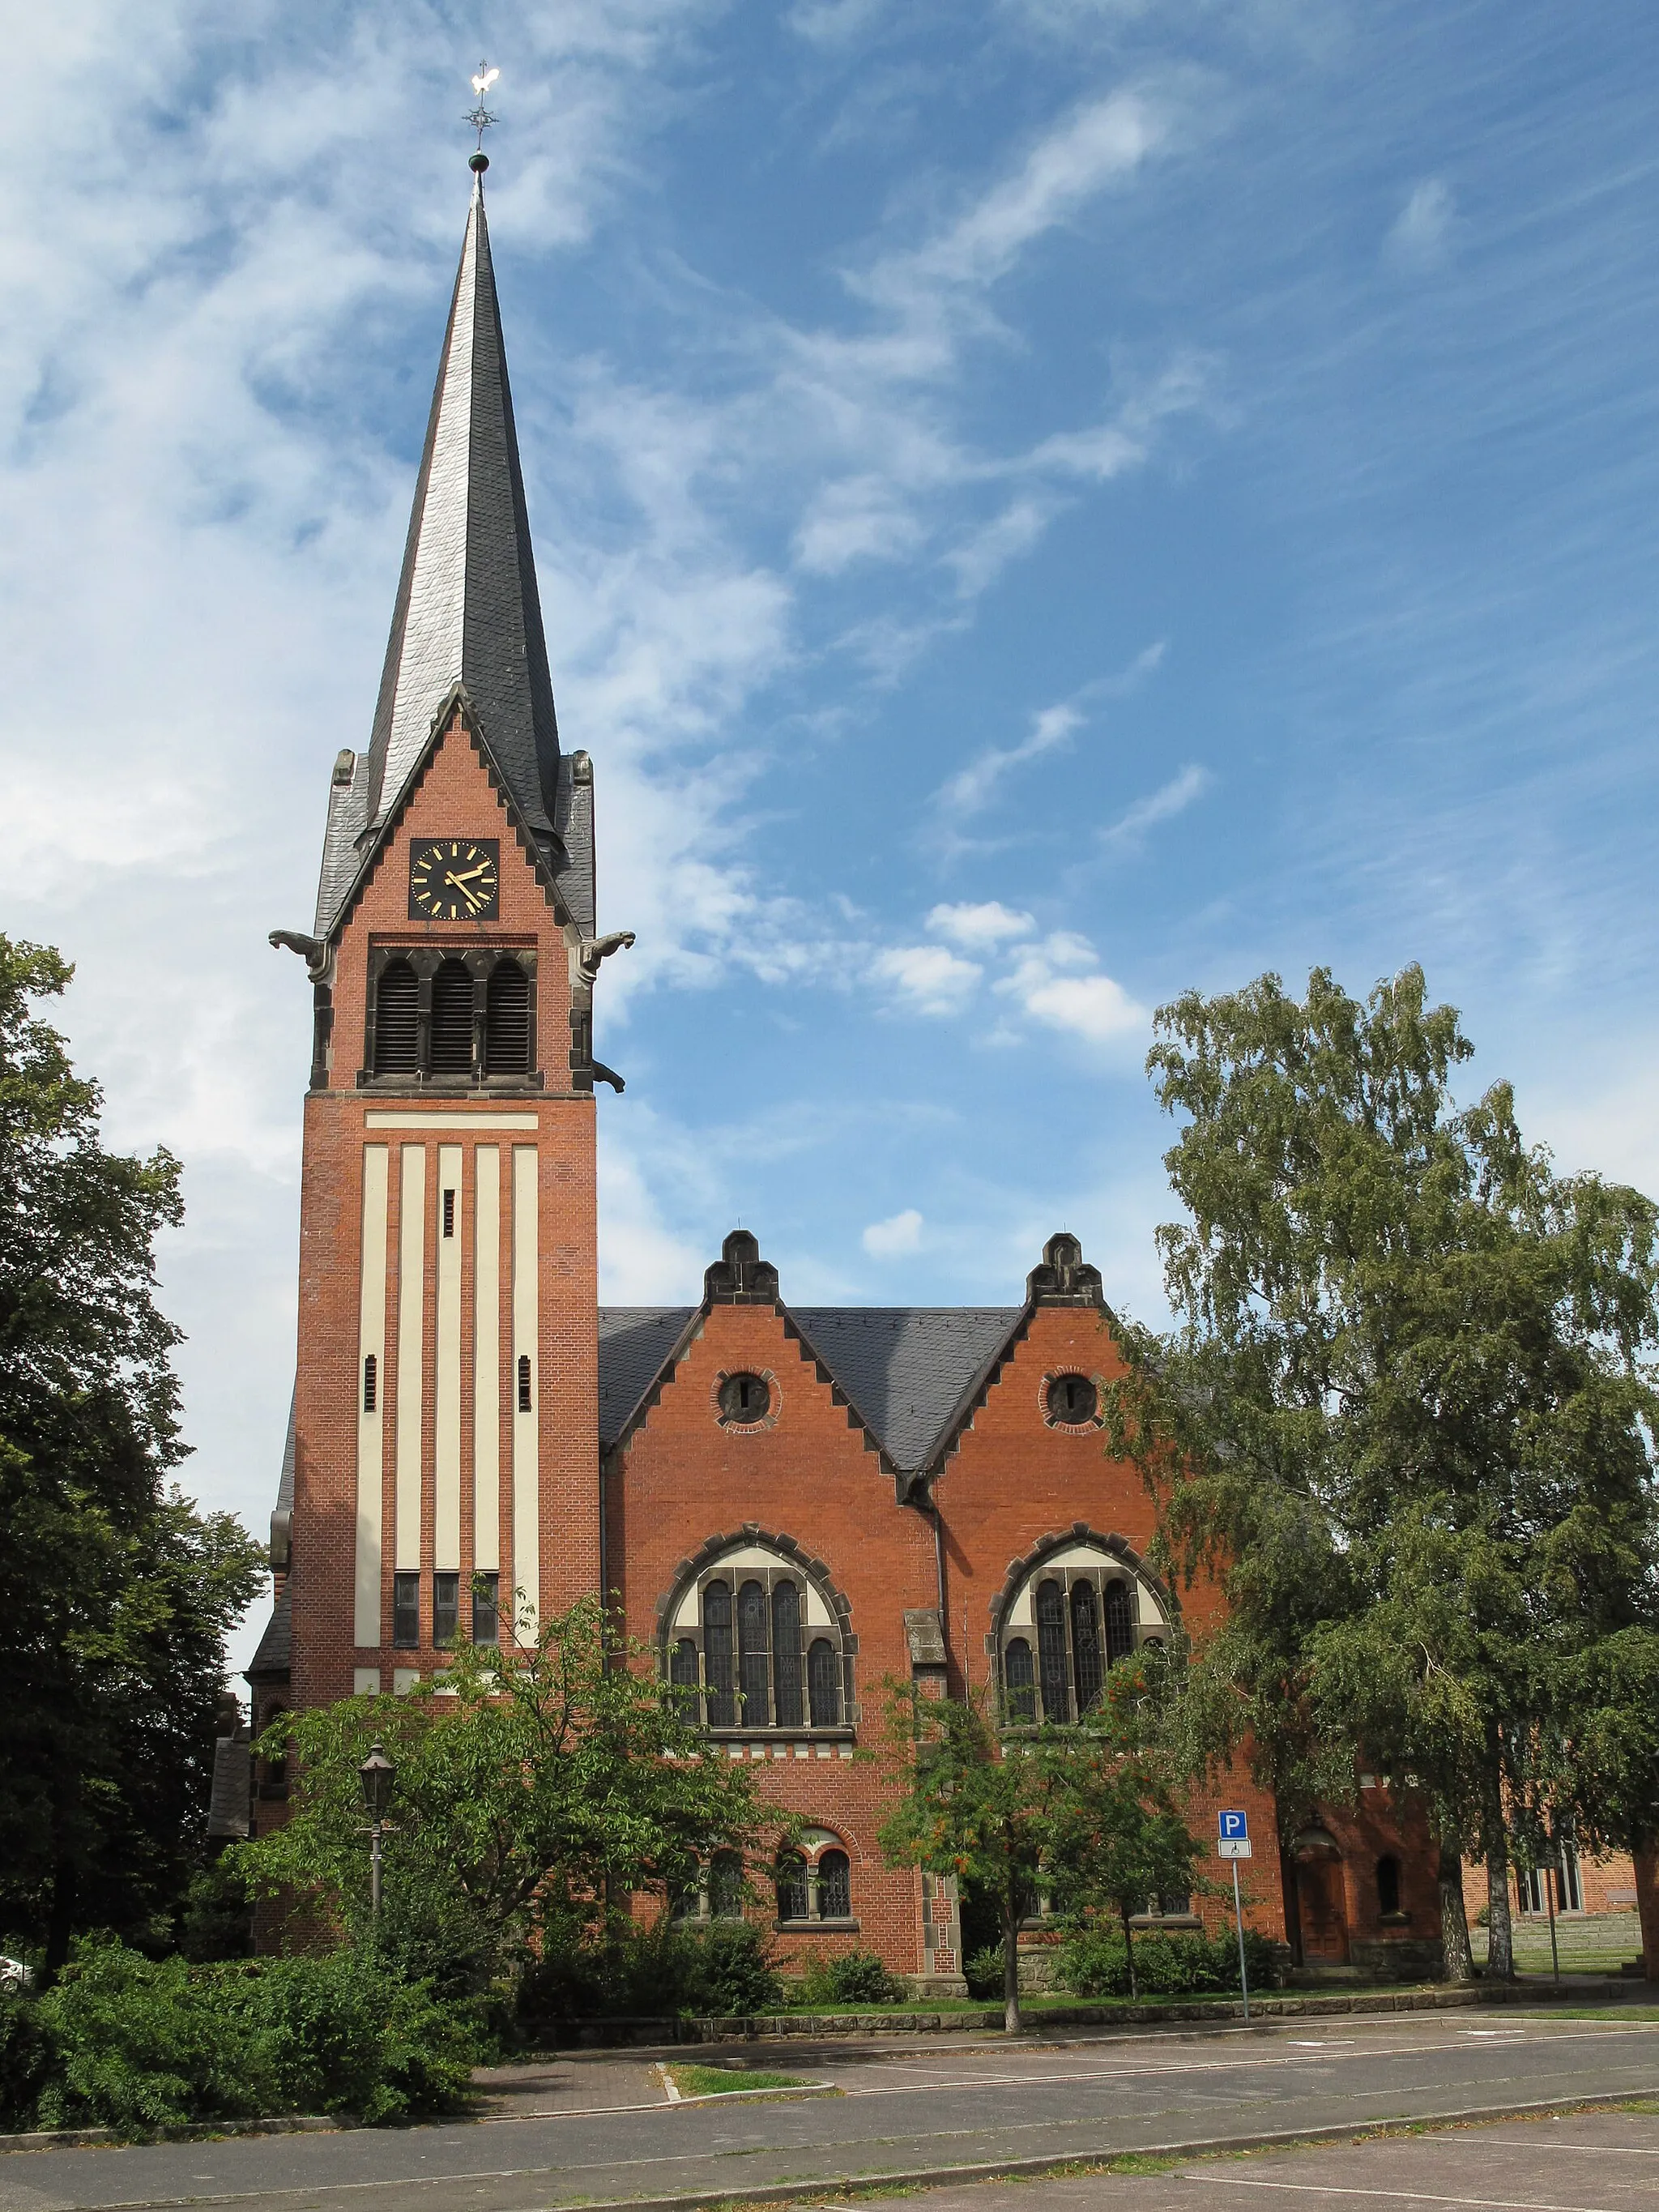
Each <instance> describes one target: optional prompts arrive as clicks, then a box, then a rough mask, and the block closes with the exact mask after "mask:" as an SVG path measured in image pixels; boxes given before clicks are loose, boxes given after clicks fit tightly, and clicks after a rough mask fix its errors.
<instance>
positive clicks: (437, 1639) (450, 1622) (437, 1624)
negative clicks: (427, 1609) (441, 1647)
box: [432, 1575, 461, 1644]
mask: <svg viewBox="0 0 1659 2212" xmlns="http://www.w3.org/2000/svg"><path fill="white" fill-rule="evenodd" d="M460 1610H461V1578H460V1577H459V1575H434V1576H433V1577H432V1641H433V1642H434V1643H435V1644H453V1642H454V1641H455V1630H456V1627H457V1625H458V1623H459V1616H460Z"/></svg>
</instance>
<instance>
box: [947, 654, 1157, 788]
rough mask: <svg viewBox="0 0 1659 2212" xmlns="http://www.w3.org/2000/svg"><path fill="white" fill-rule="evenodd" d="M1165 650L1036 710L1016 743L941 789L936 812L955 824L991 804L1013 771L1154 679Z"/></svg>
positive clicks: (983, 756) (992, 750)
mask: <svg viewBox="0 0 1659 2212" xmlns="http://www.w3.org/2000/svg"><path fill="white" fill-rule="evenodd" d="M1166 649H1167V647H1166V641H1164V639H1162V638H1160V639H1158V641H1157V642H1156V643H1155V644H1152V645H1149V646H1147V647H1146V648H1145V649H1144V650H1143V651H1142V652H1140V653H1137V654H1136V655H1135V657H1134V659H1133V660H1132V661H1131V662H1130V663H1129V665H1128V666H1127V668H1125V669H1122V670H1120V671H1119V672H1118V673H1117V674H1116V675H1115V676H1103V677H1100V678H1097V679H1096V680H1095V682H1093V683H1092V684H1084V685H1083V686H1082V688H1081V689H1080V690H1077V691H1074V692H1073V694H1072V696H1070V698H1068V699H1060V700H1056V701H1055V702H1054V704H1053V705H1051V706H1048V707H1040V708H1038V709H1037V711H1036V714H1033V715H1032V717H1031V726H1030V732H1028V734H1027V735H1026V736H1025V737H1024V738H1021V739H1020V741H1019V743H1018V744H1016V745H1006V746H995V745H993V746H988V747H987V749H986V750H985V751H983V752H981V753H979V754H977V755H976V756H975V757H974V759H972V760H971V761H969V763H968V765H967V767H966V768H964V769H958V770H957V774H956V775H953V776H952V777H951V779H950V781H948V782H946V783H944V784H942V785H941V786H940V787H939V791H938V792H937V793H936V794H935V798H934V803H935V805H937V806H938V808H939V811H940V812H941V813H942V814H943V815H945V817H947V819H950V820H952V821H957V822H961V821H963V820H965V819H966V818H967V817H969V816H970V815H974V814H977V813H979V812H980V811H981V810H982V809H983V808H984V807H986V806H988V805H990V803H991V801H992V799H994V797H995V796H996V793H997V791H998V789H999V787H1000V785H1001V784H1002V782H1003V781H1004V779H1005V778H1006V776H1008V775H1012V772H1013V770H1014V769H1018V768H1024V766H1025V765H1026V763H1028V762H1030V761H1034V760H1041V759H1042V756H1043V755H1044V754H1045V753H1051V752H1054V751H1055V750H1057V749H1058V748H1059V747H1060V746H1062V745H1065V744H1068V743H1069V742H1070V740H1071V739H1072V738H1073V737H1074V736H1075V735H1076V734H1077V732H1078V731H1079V730H1080V729H1082V728H1083V727H1084V726H1085V724H1086V723H1087V722H1088V721H1089V720H1090V719H1091V710H1092V709H1093V708H1095V707H1097V705H1099V704H1101V703H1103V702H1105V701H1107V700H1109V699H1127V697H1128V696H1129V695H1130V694H1131V692H1133V691H1134V690H1137V689H1138V688H1139V685H1140V684H1143V683H1144V682H1145V681H1146V678H1148V677H1149V676H1152V675H1154V674H1155V673H1156V672H1157V671H1158V668H1159V667H1160V666H1161V665H1163V660H1164V653H1165V651H1166Z"/></svg>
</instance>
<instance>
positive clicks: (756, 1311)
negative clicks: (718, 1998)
mask: <svg viewBox="0 0 1659 2212" xmlns="http://www.w3.org/2000/svg"><path fill="white" fill-rule="evenodd" d="M743 1370H748V1371H752V1372H757V1373H762V1374H765V1375H767V1376H769V1377H770V1378H772V1379H773V1382H774V1385H775V1392H776V1395H775V1400H774V1408H775V1414H776V1419H775V1420H772V1421H769V1423H768V1424H767V1425H764V1426H761V1427H757V1428H754V1429H731V1428H725V1427H722V1426H721V1425H720V1422H719V1421H718V1420H717V1419H716V1418H715V1404H714V1400H715V1393H716V1391H717V1390H718V1389H719V1386H720V1378H721V1377H722V1376H725V1375H727V1374H731V1373H734V1372H738V1371H743ZM605 1507H606V1511H605V1526H606V1539H607V1554H608V1565H609V1574H610V1580H611V1584H612V1587H613V1588H614V1589H616V1590H617V1592H618V1593H619V1595H620V1597H621V1600H622V1604H623V1613H624V1617H625V1620H626V1622H627V1626H628V1631H629V1634H630V1635H632V1636H635V1637H639V1638H645V1639H649V1640H651V1641H652V1642H653V1643H654V1642H655V1640H656V1638H657V1633H658V1614H657V1608H658V1602H659V1600H660V1599H662V1598H664V1597H665V1596H666V1595H668V1594H669V1593H670V1592H671V1589H673V1586H674V1585H675V1583H677V1582H678V1580H679V1578H680V1574H681V1571H682V1563H683V1562H684V1561H685V1560H687V1559H689V1558H690V1555H691V1554H693V1553H696V1552H697V1551H699V1550H700V1549H701V1548H702V1546H703V1545H704V1544H705V1543H706V1542H707V1541H708V1539H710V1538H711V1537H714V1536H718V1535H729V1536H731V1537H732V1538H733V1539H738V1538H740V1537H741V1536H742V1534H743V1533H744V1524H745V1523H753V1524H755V1526H756V1527H757V1528H761V1529H763V1530H764V1531H765V1532H766V1533H767V1534H769V1535H774V1536H775V1535H789V1536H793V1538H794V1539H795V1540H796V1541H797V1542H798V1543H799V1546H800V1547H801V1550H802V1552H803V1553H804V1554H805V1555H806V1556H807V1557H808V1558H817V1559H822V1560H823V1563H824V1565H825V1566H826V1567H827V1568H828V1570H829V1578H830V1580H831V1582H832V1583H834V1585H835V1587H836V1589H837V1590H839V1591H840V1592H841V1593H842V1595H845V1596H846V1597H847V1598H848V1600H849V1601H850V1604H851V1608H852V1610H851V1615H850V1620H849V1622H848V1626H849V1628H850V1631H851V1633H852V1634H853V1636H854V1637H855V1638H857V1650H856V1652H855V1654H854V1697H855V1699H856V1701H857V1710H858V1720H859V1742H860V1747H869V1746H872V1745H874V1744H876V1743H878V1741H879V1740H880V1732H881V1729H882V1725H883V1717H884V1692H883V1684H884V1681H885V1680H894V1681H900V1682H905V1681H908V1680H909V1677H910V1658H909V1650H908V1645H907V1644H906V1643H905V1640H904V1613H905V1610H906V1608H907V1607H921V1606H930V1605H932V1604H933V1602H934V1571H933V1531H932V1528H931V1527H930V1525H929V1524H928V1522H927V1521H926V1519H925V1518H924V1517H923V1516H922V1515H921V1514H920V1513H918V1512H915V1510H911V1509H909V1508H906V1507H902V1506H900V1505H899V1504H896V1501H895V1498H894V1490H893V1478H892V1476H891V1475H890V1474H884V1472H883V1470H882V1465H881V1461H880V1458H879V1456H878V1454H877V1453H875V1452H874V1451H872V1450H867V1449H866V1447H865V1444H864V1441H863V1436H862V1432H861V1431H860V1430H859V1429H857V1428H855V1427H854V1426H852V1425H849V1421H848V1411H847V1408H846V1407H845V1406H838V1405H836V1403H835V1401H834V1399H833V1396H832V1394H831V1390H830V1387H829V1384H828V1383H823V1382H820V1381H819V1380H818V1378H817V1371H816V1369H815V1366H814V1364H812V1363H811V1361H810V1360H808V1359H806V1358H803V1356H802V1352H801V1346H800V1342H799V1339H798V1338H795V1337H793V1336H792V1335H791V1334H789V1332H788V1331H787V1328H786V1326H785V1323H784V1322H783V1320H782V1319H781V1316H779V1315H778V1314H777V1313H776V1312H775V1311H774V1310H773V1309H772V1308H771V1307H770V1306H743V1305H732V1306H715V1307H714V1309H713V1310H711V1312H710V1313H709V1315H708V1321H707V1323H706V1325H705V1327H704V1328H703V1330H702V1334H701V1335H700V1336H699V1337H698V1338H697V1340H696V1341H695V1342H694V1343H693V1344H692V1345H691V1346H690V1349H689V1350H688V1352H687V1353H686V1355H685V1357H684V1359H683V1360H682V1362H681V1364H680V1365H679V1368H678V1371H677V1372H676V1374H675V1376H674V1377H673V1379H672V1380H671V1382H670V1383H668V1384H667V1386H666V1387H665V1389H664V1390H663V1393H662V1395H661V1397H660V1399H659V1402H658V1403H657V1405H656V1406H655V1407H653V1410H652V1412H651V1413H650V1415H649V1417H648V1419H647V1420H646V1422H645V1423H644V1425H643V1426H642V1427H641V1429H640V1430H639V1431H637V1432H636V1433H635V1436H634V1437H633V1438H632V1440H631V1442H630V1443H629V1444H628V1446H627V1447H626V1449H625V1450H623V1452H622V1453H620V1454H617V1455H614V1457H613V1460H612V1463H611V1468H610V1470H609V1471H608V1473H607V1478H606V1486H605ZM768 1748H769V1749H770V1748H774V1747H768ZM751 1763H752V1762H751ZM764 1794H766V1795H767V1796H769V1798H770V1799H771V1800H772V1801H773V1802H776V1803H778V1804H780V1805H781V1806H785V1807H787V1808H788V1809H789V1810H790V1811H792V1812H795V1813H799V1814H801V1815H803V1816H804V1817H805V1819H807V1820H810V1821H811V1822H813V1823H816V1824H817V1825H818V1826H823V1827H825V1828H830V1829H833V1830H834V1831H835V1832H836V1833H837V1834H838V1835H839V1836H840V1837H841V1838H842V1840H843V1841H844V1843H845V1844H846V1848H847V1853H848V1858H849V1860H850V1861H851V1863H852V1887H853V1911H854V1917H856V1918H857V1920H858V1922H859V1923H860V1925H859V1930H858V1932H857V1934H856V1935H850V1934H840V1935H837V1934H829V1933H826V1934H824V1935H822V1936H815V1937H795V1936H790V1937H787V1938H785V1939H782V1942H781V1949H782V1951H783V1953H784V1954H785V1955H786V1957H787V1956H788V1955H790V1954H792V1953H798V1952H799V1950H801V1949H802V1948H808V1947H809V1946H810V1947H811V1948H817V1949H819V1950H821V1951H822V1952H823V1954H825V1955H826V1956H828V1955H831V1954H834V1953H835V1952H836V1951H838V1950H846V1949H848V1948H854V1947H861V1948H867V1949H874V1950H878V1951H879V1952H880V1953H881V1954H882V1955H883V1956H884V1958H885V1959H886V1960H887V1961H888V1963H889V1964H890V1966H893V1967H894V1968H895V1969H896V1970H897V1971H899V1972H906V1973H917V1972H921V1969H922V1959H921V1878H920V1876H918V1875H914V1874H910V1873H908V1872H902V1871H899V1872H894V1871H890V1870H889V1869H886V1868H885V1867H884V1865H883V1863H882V1859H881V1851H880V1847H879V1845H878V1844H877V1841H876V1830H877V1828H878V1826H879V1824H880V1821H881V1818H882V1815H883V1813H884V1808H885V1805H886V1802H887V1797H886V1792H885V1790H884V1784H883V1780H882V1776H881V1772H880V1770H879V1769H878V1767H877V1766H875V1765H872V1764H867V1763H866V1762H865V1761H864V1760H863V1759H842V1758H841V1757H840V1756H838V1755H837V1756H835V1757H832V1758H829V1759H822V1758H819V1757H817V1756H816V1755H815V1756H814V1757H813V1758H812V1759H809V1760H800V1759H793V1758H792V1759H787V1760H782V1759H772V1758H769V1759H767V1761H766V1765H765V1775H764Z"/></svg>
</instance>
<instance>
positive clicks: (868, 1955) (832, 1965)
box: [799, 1951, 908, 2005]
mask: <svg viewBox="0 0 1659 2212" xmlns="http://www.w3.org/2000/svg"><path fill="white" fill-rule="evenodd" d="M799 1994H800V1997H801V1999H802V2001H803V2002H805V2003H806V2004H808V2005H836V2004H866V2005H890V2004H902V2003H903V2002H904V2000H905V1997H906V1996H908V1990H906V1988H905V1985H904V1984H903V1983H902V1982H901V1981H900V1980H899V1979H898V1978H897V1976H896V1975H894V1974H890V1973H889V1972H888V1971H887V1968H886V1967H885V1966H884V1964H883V1963H882V1961H881V1960H880V1959H878V1957H877V1956H876V1954H875V1953H874V1952H873V1951H843V1952H842V1954H841V1955H840V1956H839V1957H838V1958H835V1959H825V1958H824V1957H823V1956H822V1955H821V1954H819V1953H818V1952H817V1951H809V1952H807V1953H806V1954H805V1957H804V1958H803V1959H802V1960H801V1976H800V1990H799Z"/></svg>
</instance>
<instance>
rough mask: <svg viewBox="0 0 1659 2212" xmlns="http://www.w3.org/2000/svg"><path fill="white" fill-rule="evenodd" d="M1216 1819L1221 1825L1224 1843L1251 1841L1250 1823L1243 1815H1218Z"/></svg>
mask: <svg viewBox="0 0 1659 2212" xmlns="http://www.w3.org/2000/svg"><path fill="white" fill-rule="evenodd" d="M1216 1818H1217V1820H1218V1821H1219V1822H1220V1824H1221V1838H1222V1841H1223V1842H1224V1843H1232V1842H1236V1841H1247V1840H1248V1839H1249V1833H1250V1827H1249V1821H1248V1820H1246V1819H1245V1817H1244V1815H1243V1814H1242V1813H1218V1814H1217V1815H1216Z"/></svg>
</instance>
